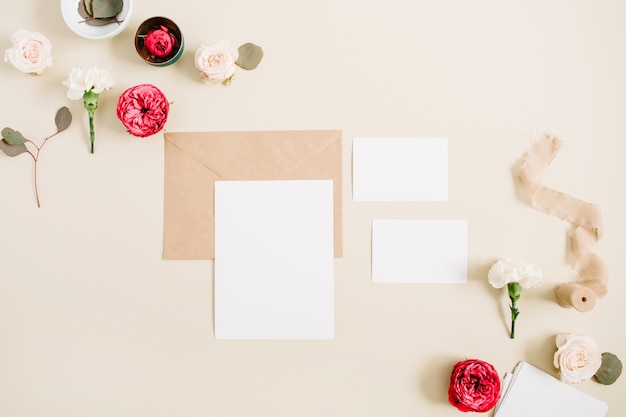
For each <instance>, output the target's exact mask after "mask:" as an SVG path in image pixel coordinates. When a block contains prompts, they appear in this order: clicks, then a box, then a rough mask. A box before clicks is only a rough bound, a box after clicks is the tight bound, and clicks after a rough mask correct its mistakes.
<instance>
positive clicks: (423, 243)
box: [372, 219, 467, 284]
mask: <svg viewBox="0 0 626 417" xmlns="http://www.w3.org/2000/svg"><path fill="white" fill-rule="evenodd" d="M372 281H373V282H387V283H424V284H432V283H452V284H464V283H466V282H467V221H466V220H396V219H391V220H387V219H382V220H380V219H378V220H377V219H375V220H373V222H372Z"/></svg>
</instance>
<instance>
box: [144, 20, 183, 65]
mask: <svg viewBox="0 0 626 417" xmlns="http://www.w3.org/2000/svg"><path fill="white" fill-rule="evenodd" d="M175 43H176V38H175V37H174V35H172V34H171V33H170V31H169V30H168V29H167V28H166V27H165V26H161V27H160V28H159V29H153V30H151V31H150V32H149V33H148V34H147V35H146V39H145V40H144V44H145V45H146V49H147V50H148V52H150V54H151V55H154V56H157V57H159V58H164V57H166V56H168V55H169V54H170V53H171V52H172V49H174V44H175Z"/></svg>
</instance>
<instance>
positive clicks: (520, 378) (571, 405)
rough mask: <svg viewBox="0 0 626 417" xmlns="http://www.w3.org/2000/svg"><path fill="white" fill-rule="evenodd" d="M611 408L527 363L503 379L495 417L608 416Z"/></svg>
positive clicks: (523, 363)
mask: <svg viewBox="0 0 626 417" xmlns="http://www.w3.org/2000/svg"><path fill="white" fill-rule="evenodd" d="M608 409H609V407H608V405H607V404H606V403H605V402H603V401H600V400H598V399H597V398H594V397H592V396H590V395H587V394H585V393H583V392H581V391H580V390H578V389H577V388H576V387H574V386H572V385H569V384H567V383H565V382H562V381H560V380H558V379H557V378H555V377H553V376H552V375H550V374H547V373H545V372H543V371H541V370H539V369H537V368H535V367H534V366H532V365H530V364H529V363H527V362H523V361H522V362H520V363H519V364H518V365H517V366H516V367H515V369H514V370H513V373H510V374H506V375H505V376H504V378H503V380H502V395H501V396H500V400H499V401H498V403H497V404H496V406H495V408H494V414H493V415H494V417H529V416H532V417H555V416H567V417H605V416H606V413H607V411H608Z"/></svg>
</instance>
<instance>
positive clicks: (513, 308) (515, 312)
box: [511, 299, 519, 339]
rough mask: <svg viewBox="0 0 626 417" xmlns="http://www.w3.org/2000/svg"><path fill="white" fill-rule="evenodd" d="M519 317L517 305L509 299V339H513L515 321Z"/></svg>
mask: <svg viewBox="0 0 626 417" xmlns="http://www.w3.org/2000/svg"><path fill="white" fill-rule="evenodd" d="M518 315H519V309H518V308H517V303H516V302H515V301H513V299H511V339H515V321H516V320H517V316H518Z"/></svg>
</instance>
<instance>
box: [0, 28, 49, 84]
mask: <svg viewBox="0 0 626 417" xmlns="http://www.w3.org/2000/svg"><path fill="white" fill-rule="evenodd" d="M11 44H12V45H13V47H11V48H9V49H7V50H6V51H5V52H4V61H5V62H9V63H11V64H13V66H14V67H15V68H17V69H18V70H19V71H21V72H23V73H26V74H38V75H40V74H43V71H44V70H45V69H46V68H48V67H50V66H52V63H53V61H54V60H53V58H52V43H50V41H49V40H48V38H46V37H45V36H44V35H42V34H41V33H39V32H29V31H26V30H18V31H17V32H15V33H14V34H13V35H11Z"/></svg>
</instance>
